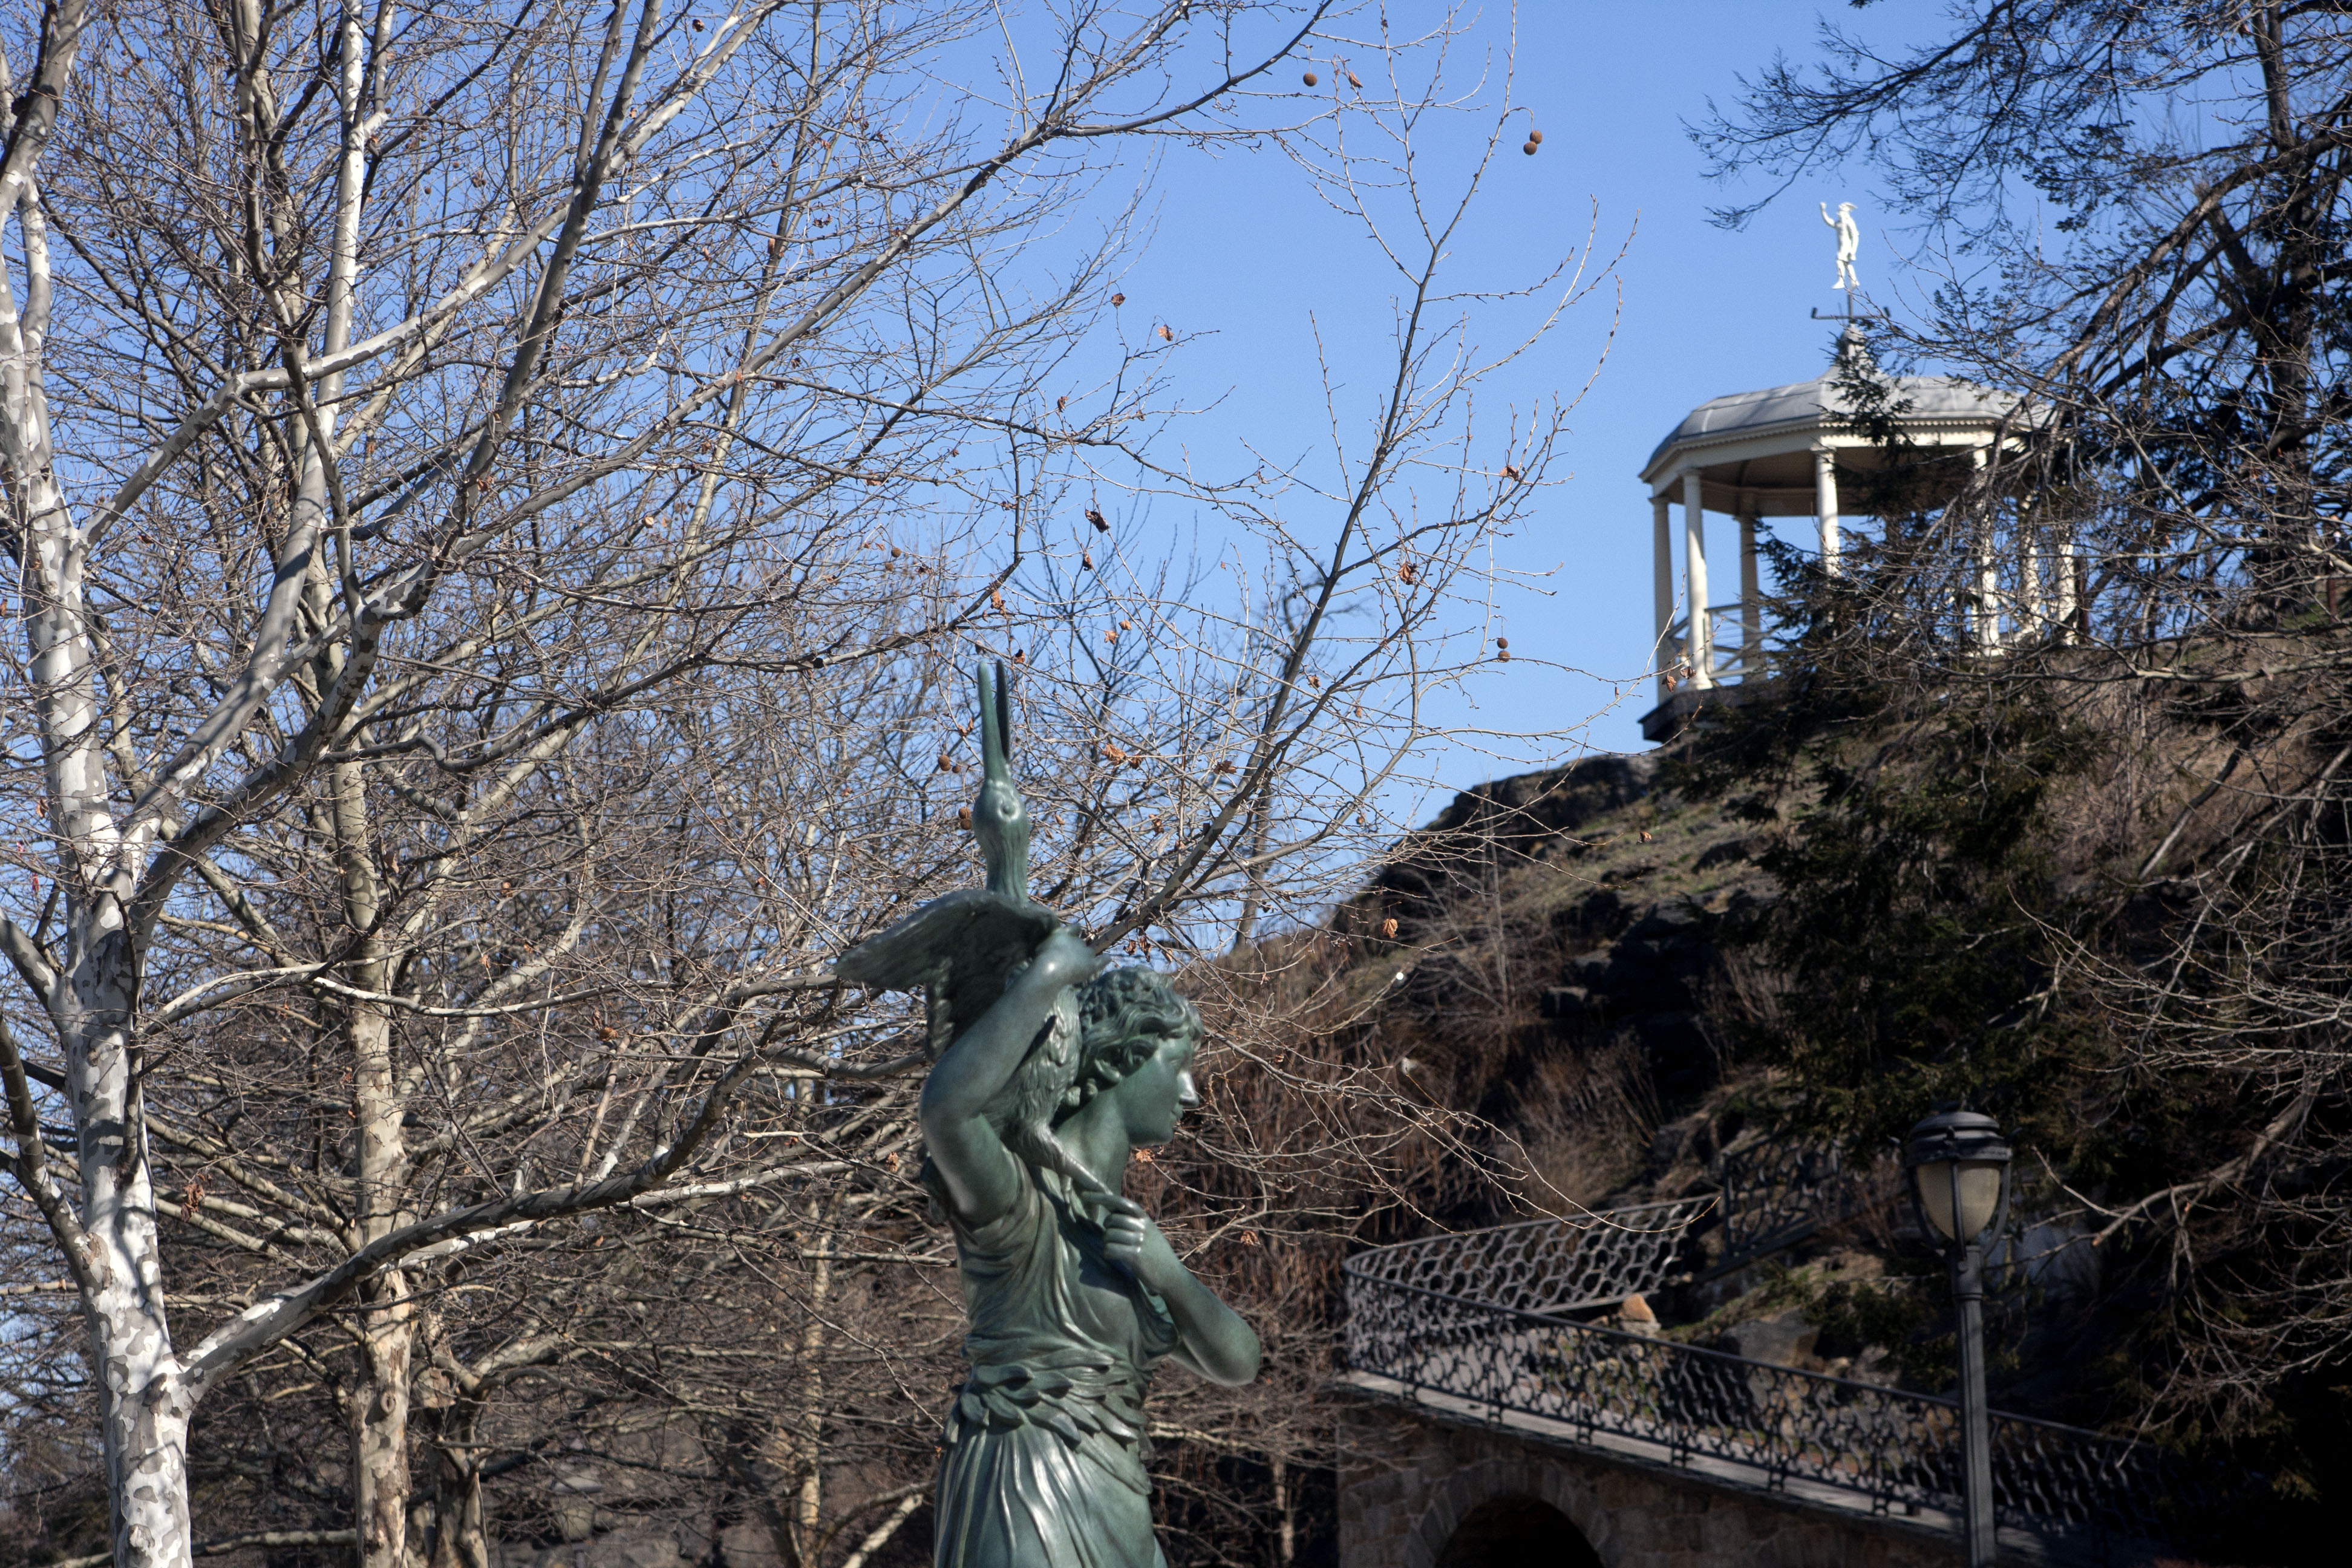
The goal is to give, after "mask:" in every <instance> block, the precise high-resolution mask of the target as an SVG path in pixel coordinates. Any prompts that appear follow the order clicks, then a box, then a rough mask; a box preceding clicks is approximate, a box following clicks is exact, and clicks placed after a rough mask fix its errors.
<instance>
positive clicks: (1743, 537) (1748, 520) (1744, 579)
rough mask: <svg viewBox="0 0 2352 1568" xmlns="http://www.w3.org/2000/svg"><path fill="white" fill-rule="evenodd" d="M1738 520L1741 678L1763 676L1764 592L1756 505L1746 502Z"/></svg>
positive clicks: (1742, 680)
mask: <svg viewBox="0 0 2352 1568" xmlns="http://www.w3.org/2000/svg"><path fill="white" fill-rule="evenodd" d="M1740 510H1741V513H1742V515H1741V517H1740V519H1739V679H1740V680H1741V682H1742V683H1743V684H1744V683H1745V682H1748V681H1750V680H1760V679H1763V677H1764V590H1763V587H1762V586H1761V585H1760V584H1759V583H1758V582H1757V580H1756V518H1755V511H1756V503H1755V502H1754V501H1752V500H1749V501H1745V502H1744V503H1743V504H1742V506H1741V508H1740Z"/></svg>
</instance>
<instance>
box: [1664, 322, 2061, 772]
mask: <svg viewBox="0 0 2352 1568" xmlns="http://www.w3.org/2000/svg"><path fill="white" fill-rule="evenodd" d="M1860 352H1862V350H1861V340H1860V338H1859V335H1858V334H1857V333H1856V332H1855V331H1854V329H1853V328H1852V327H1849V328H1848V329H1847V331H1846V336H1845V338H1844V339H1843V342H1842V343H1841V346H1840V349H1839V353H1840V354H1841V356H1843V355H1845V354H1849V353H1860ZM1888 380H1889V382H1890V385H1889V389H1888V390H1889V394H1890V395H1889V397H1888V401H1887V407H1888V409H1889V412H1888V414H1887V415H1886V416H1885V417H1886V419H1887V421H1888V422H1889V423H1891V424H1892V425H1893V426H1895V428H1896V429H1898V430H1899V431H1900V433H1901V435H1902V437H1903V445H1904V447H1905V448H1906V453H1907V456H1908V460H1910V461H1917V460H1919V459H1921V458H1927V459H1930V460H1931V461H1930V463H1929V465H1928V468H1929V471H1931V472H1932V470H1933V468H1937V467H1947V466H1948V465H1942V464H1937V463H1934V462H1933V461H1932V459H1937V458H1951V457H1957V456H1958V454H1959V453H1961V452H1966V453H1968V454H1969V457H1970V458H1971V460H1972V463H1973V465H1974V466H1976V467H1982V466H1983V464H1984V463H1985V461H1986V460H1987V458H1988V457H1989V456H1990V453H1991V450H1992V448H1993V446H1994V443H1996V442H1997V441H2000V439H2002V421H2003V418H2004V416H2009V415H2011V413H2012V412H2013V410H2014V409H2015V407H2016V399H2015V398H2014V397H2013V396H2011V395H2004V394H2001V393H1997V392H1993V391H1990V390H1988V389H1987V388H1984V387H1981V386H1978V385H1975V384H1971V383H1969V382H1964V381H1960V380H1958V379H1957V378H1954V377H1951V376H1942V375H1906V376H1895V377H1890V378H1888ZM1839 381H1840V377H1839V375H1838V372H1837V369H1836V367H1835V366H1834V365H1833V366H1832V368H1831V369H1830V370H1827V371H1824V372H1823V373H1822V374H1821V375H1818V376H1816V377H1814V378H1813V379H1812V380H1811V381H1801V382H1797V383H1794V384H1791V385H1788V386H1775V387H1769V388H1768V389H1766V390H1764V391H1762V392H1741V393H1735V394H1733V395H1731V396H1729V397H1718V398H1716V399H1714V400H1713V401H1711V402H1707V403H1702V404H1700V405H1698V406H1697V407H1696V408H1694V409H1692V410H1691V411H1690V413H1689V415H1688V416H1685V418H1684V420H1683V422H1682V423H1681V424H1679V425H1677V426H1675V429H1674V433H1673V434H1672V435H1670V436H1668V437H1666V438H1665V439H1664V440H1663V441H1661V442H1659V443H1658V448H1657V450H1656V451H1654V452H1653V453H1651V454H1650V460H1649V462H1648V463H1647V464H1645V465H1643V469H1642V479H1643V482H1644V483H1645V484H1647V485H1648V486H1649V487H1650V519H1651V528H1652V531H1653V534H1654V542H1655V549H1656V579H1655V593H1656V603H1657V640H1656V643H1655V644H1654V649H1653V658H1654V665H1655V668H1656V669H1657V672H1658V675H1657V680H1658V706H1657V707H1656V708H1655V709H1654V710H1652V711H1651V712H1650V713H1649V714H1647V715H1645V716H1644V717H1643V720H1642V731H1643V734H1644V735H1645V736H1647V737H1648V738H1649V739H1651V740H1653V741H1657V740H1663V739H1664V738H1666V736H1668V735H1670V734H1671V733H1672V732H1673V731H1675V729H1676V728H1678V727H1679V726H1680V724H1681V721H1683V719H1684V718H1685V717H1686V716H1687V715H1688V714H1689V712H1690V711H1691V710H1693V709H1695V708H1696V707H1697V706H1699V705H1700V704H1701V703H1703V702H1705V701H1706V700H1708V698H1707V694H1708V693H1710V692H1715V693H1717V700H1738V695H1739V693H1738V689H1737V687H1734V688H1732V689H1729V690H1724V689H1722V688H1723V686H1724V684H1725V682H1726V681H1727V679H1737V680H1738V682H1740V683H1749V682H1754V681H1757V680H1759V679H1762V678H1763V677H1764V676H1765V674H1766V673H1767V672H1766V670H1765V668H1764V660H1763V654H1764V622H1763V616H1762V608H1761V606H1762V595H1761V594H1760V592H1759V586H1758V584H1757V576H1756V523H1757V520H1758V519H1759V518H1767V517H1812V518H1815V519H1817V520H1818V522H1819V527H1820V541H1821V560H1822V566H1823V568H1824V569H1825V570H1827V571H1830V572H1832V573H1834V572H1835V571H1836V570H1837V563H1838V485H1839V479H1840V476H1842V475H1843V476H1849V477H1850V478H1852V479H1861V478H1862V477H1864V476H1865V475H1868V474H1871V473H1873V472H1875V471H1878V470H1881V469H1883V468H1885V465H1886V462H1887V458H1886V456H1885V449H1884V448H1883V447H1882V446H1881V445H1880V444H1879V442H1878V440H1877V438H1876V437H1874V436H1873V435H1870V434H1866V433H1864V432H1863V431H1860V430H1858V429H1857V428H1856V427H1855V421H1854V416H1853V410H1852V408H1851V406H1850V403H1851V400H1850V399H1849V398H1848V397H1847V396H1846V395H1844V393H1843V391H1842V389H1841V387H1840V385H1839ZM1858 488H1859V487H1858V486H1854V487H1850V492H1849V493H1851V489H1858ZM1947 488H1948V489H1958V480H1957V479H1954V480H1952V481H1948V485H1947ZM1676 501H1680V502H1681V503H1682V509H1683V555H1684V573H1683V582H1682V590H1683V591H1682V595H1681V602H1680V610H1681V613H1680V614H1679V615H1677V614H1676V613H1675V612H1676V607H1677V606H1676V595H1675V552H1674V532H1673V526H1672V524H1673V519H1672V517H1671V515H1670V512H1671V509H1672V508H1673V506H1674V504H1675V502H1676ZM1709 511H1717V512H1723V513H1726V514H1727V515H1728V516H1730V517H1732V518H1735V519H1737V520H1738V524H1739V597H1738V599H1736V600H1733V601H1731V602H1730V603H1727V604H1715V603H1710V602H1709V596H1708V592H1707V561H1706V514H1707V513H1708V512H1709ZM1995 570H1996V567H1995V563H1994V562H1993V560H1992V557H1991V555H1990V552H1986V553H1985V554H1984V555H1983V556H1982V558H1981V559H1980V561H1979V567H1978V573H1979V577H1980V579H1981V581H1980V583H1979V594H1978V595H1976V600H1977V603H1978V604H1979V605H1981V606H1993V605H1997V603H1998V594H1997V592H1996V590H1995V585H1994V573H1995ZM1976 613H1977V615H1978V616H1979V618H1980V619H1982V620H1983V622H1984V631H1983V633H1982V635H1980V636H1979V641H1980V642H1981V641H1991V642H1995V643H1997V642H1998V640H1999V636H2000V633H1999V627H1998V622H1999V612H1998V610H1997V609H1984V608H1980V609H1979V610H1978V611H1977V612H1976ZM1727 620H1729V621H1736V623H1737V626H1738V639H1737V640H1736V641H1732V642H1724V641H1721V640H1718V639H1719V636H1720V632H1719V629H1718V628H1719V627H1721V626H1722V625H1723V623H1724V622H1725V621H1727Z"/></svg>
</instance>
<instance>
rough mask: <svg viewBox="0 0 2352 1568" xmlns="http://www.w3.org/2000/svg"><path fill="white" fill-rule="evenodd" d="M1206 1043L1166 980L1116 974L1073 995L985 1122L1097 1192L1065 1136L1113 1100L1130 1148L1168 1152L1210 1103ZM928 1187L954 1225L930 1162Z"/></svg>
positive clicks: (1026, 1153) (1194, 1015)
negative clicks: (1198, 1108)
mask: <svg viewBox="0 0 2352 1568" xmlns="http://www.w3.org/2000/svg"><path fill="white" fill-rule="evenodd" d="M1201 1035H1202V1025H1201V1013H1200V1009H1199V1008H1197V1007H1195V1006H1193V1005H1192V1003H1190V1002H1187V1001H1186V1000H1185V999H1184V998H1183V997H1181V996H1179V995H1178V994H1176V992H1175V989H1174V988H1173V987H1171V985H1170V984H1168V982H1167V980H1166V979H1164V978H1163V977H1162V976H1160V975H1159V974H1157V973H1153V972H1152V971H1150V970H1149V969H1113V970H1108V971H1106V972H1105V973H1101V974H1097V976H1095V977H1094V978H1093V979H1092V980H1089V981H1087V983H1086V984H1084V985H1081V986H1078V987H1077V988H1076V991H1075V992H1074V993H1066V994H1065V996H1064V999H1063V1001H1062V1003H1061V1004H1060V1005H1058V1006H1057V1007H1056V1008H1055V1013H1054V1015H1053V1016H1051V1017H1049V1018H1047V1019H1046V1021H1045V1025H1044V1026H1042V1027H1041V1028H1040V1029H1039V1030H1038V1031H1037V1038H1036V1039H1035V1041H1034V1043H1032V1045H1031V1046H1030V1047H1029V1054H1028V1056H1026V1057H1025V1058H1023V1060H1022V1063H1021V1065H1020V1067H1018V1068H1015V1069H1013V1077H1012V1078H1011V1079H1008V1080H1007V1081H1006V1082H1005V1085H1004V1087H1003V1088H1002V1089H998V1090H997V1091H996V1095H995V1098H994V1099H992V1100H991V1101H990V1102H989V1105H988V1109H987V1110H986V1112H985V1113H984V1114H985V1115H986V1116H987V1117H988V1121H989V1124H990V1125H991V1126H992V1127H994V1128H995V1129H996V1135H997V1136H998V1137H999V1138H1001V1139H1003V1141H1004V1146H1005V1147H1006V1148H1007V1149H1010V1150H1012V1151H1013V1153H1014V1154H1015V1155H1017V1156H1019V1157H1020V1158H1021V1159H1023V1160H1024V1161H1026V1162H1028V1163H1030V1164H1033V1165H1038V1166H1042V1167H1044V1168H1045V1169H1047V1170H1051V1171H1058V1172H1060V1173H1062V1174H1063V1175H1064V1176H1066V1177H1068V1178H1069V1179H1070V1180H1071V1181H1072V1182H1073V1183H1075V1184H1076V1185H1078V1186H1079V1187H1081V1188H1085V1187H1092V1186H1095V1185H1096V1182H1095V1179H1094V1177H1093V1176H1091V1175H1090V1174H1088V1173H1087V1171H1086V1168H1085V1166H1083V1165H1082V1164H1080V1163H1079V1162H1078V1160H1077V1157H1076V1155H1074V1154H1072V1153H1071V1152H1070V1151H1069V1150H1068V1149H1066V1147H1064V1146H1063V1144H1062V1142H1061V1140H1060V1139H1059V1138H1056V1137H1055V1135H1054V1129H1055V1126H1056V1125H1057V1124H1059V1123H1061V1122H1064V1121H1068V1120H1069V1119H1070V1118H1071V1117H1073V1116H1075V1115H1076V1114H1077V1113H1078V1112H1079V1111H1080V1110H1084V1109H1086V1108H1087V1106H1088V1105H1091V1104H1093V1103H1095V1101H1097V1100H1100V1099H1104V1098H1108V1099H1109V1100H1111V1101H1113V1102H1114V1104H1115V1105H1116V1106H1117V1108H1118V1118H1119V1121H1120V1124H1121V1126H1122V1129H1123V1130H1124V1131H1125V1132H1126V1134H1127V1141H1128V1142H1129V1144H1130V1145H1140V1144H1146V1143H1165V1142H1168V1140H1169V1139H1171V1138H1172V1137H1174V1136H1175V1135H1176V1123H1177V1122H1178V1121H1180V1120H1181V1118H1182V1117H1183V1114H1184V1112H1185V1111H1186V1110H1190V1109H1191V1108H1192V1107H1193V1106H1195V1105H1198V1104H1199V1103H1200V1102H1201V1096H1200V1092H1199V1090H1198V1089H1195V1088H1194V1087H1193V1083H1192V1058H1193V1056H1194V1054H1195V1053H1196V1052H1197V1051H1198V1050H1199V1049H1200V1044H1201ZM1073 1037H1075V1039H1076V1047H1075V1049H1074V1048H1072V1038H1073ZM922 1184H923V1185H924V1187H926V1188H927V1189H928V1190H929V1193H930V1195H931V1217H932V1219H933V1220H934V1221H937V1222H939V1223H942V1224H944V1223H945V1222H946V1219H947V1207H946V1202H947V1192H946V1189H945V1187H944V1186H943V1185H942V1184H941V1183H940V1179H939V1175H938V1172H937V1170H936V1169H935V1167H934V1166H933V1165H932V1163H931V1162H930V1161H929V1160H928V1159H926V1160H925V1161H924V1162H923V1170H922Z"/></svg>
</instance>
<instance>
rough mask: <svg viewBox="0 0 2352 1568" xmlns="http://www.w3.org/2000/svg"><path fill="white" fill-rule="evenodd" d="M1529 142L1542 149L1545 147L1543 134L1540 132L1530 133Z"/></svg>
mask: <svg viewBox="0 0 2352 1568" xmlns="http://www.w3.org/2000/svg"><path fill="white" fill-rule="evenodd" d="M1528 141H1530V142H1534V143H1535V144H1536V145H1537V146H1538V147H1540V146H1542V145H1543V132H1540V131H1530V132H1528Z"/></svg>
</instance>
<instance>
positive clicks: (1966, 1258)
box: [1903, 1110, 2009, 1568]
mask: <svg viewBox="0 0 2352 1568" xmlns="http://www.w3.org/2000/svg"><path fill="white" fill-rule="evenodd" d="M1903 1163H1904V1166H1905V1168H1906V1170H1908V1171H1909V1173H1910V1176H1911V1201H1912V1202H1913V1203H1915V1204H1916V1205H1918V1210H1919V1220H1920V1226H1921V1228H1922V1229H1924V1230H1926V1231H1927V1233H1928V1234H1929V1235H1930V1236H1932V1237H1936V1238H1937V1239H1938V1240H1939V1241H1941V1242H1942V1244H1943V1247H1944V1258H1945V1260H1946V1261H1947V1262H1948V1263H1949V1264H1950V1265H1951V1268H1952V1302H1953V1305H1954V1306H1956V1307H1957V1308H1958V1310H1959V1318H1960V1496H1961V1500H1962V1502H1961V1507H1962V1511H1963V1512H1964V1514H1965V1515H1966V1517H1967V1522H1968V1542H1969V1556H1968V1563H1969V1568H1992V1562H1993V1512H1992V1423H1991V1421H1990V1418H1989V1416H1988V1415H1987V1413H1986V1410H1985V1373H1984V1247H1983V1246H1982V1241H1983V1237H1984V1235H1985V1232H1986V1231H1987V1230H1989V1229H1991V1228H1993V1227H1994V1226H1996V1225H1997V1224H1998V1223H1999V1222H2000V1221H2003V1220H2005V1219H2006V1218H2007V1217H2008V1214H2009V1145H2008V1144H2007V1143H2005V1142H2002V1141H2001V1136H2000V1124H1999V1123H1998V1122H1996V1121H1993V1119H1992V1118H1991V1117H1990V1116H1984V1115H1980V1114H1979V1113H1978V1112H1976V1111H1973V1110H1947V1111H1944V1112H1942V1113H1940V1114H1938V1115H1935V1116H1930V1117H1929V1118H1927V1121H1922V1122H1921V1123H1919V1125H1918V1126H1916V1127H1914V1128H1913V1129H1911V1136H1910V1139H1909V1140H1908V1141H1907V1142H1906V1143H1905V1144H1904V1145H1903Z"/></svg>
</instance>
